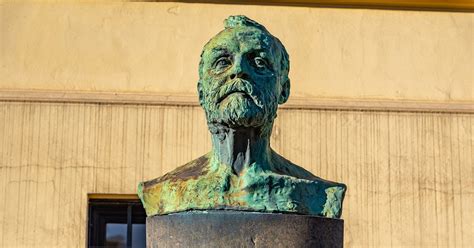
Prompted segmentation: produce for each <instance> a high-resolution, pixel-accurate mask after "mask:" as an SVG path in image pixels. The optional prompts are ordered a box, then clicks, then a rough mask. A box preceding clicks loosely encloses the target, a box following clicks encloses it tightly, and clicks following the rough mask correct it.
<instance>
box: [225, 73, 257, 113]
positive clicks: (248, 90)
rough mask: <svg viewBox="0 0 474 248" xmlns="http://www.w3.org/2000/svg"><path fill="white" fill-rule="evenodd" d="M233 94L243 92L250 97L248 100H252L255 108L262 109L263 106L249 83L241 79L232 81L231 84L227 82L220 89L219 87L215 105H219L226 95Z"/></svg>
mask: <svg viewBox="0 0 474 248" xmlns="http://www.w3.org/2000/svg"><path fill="white" fill-rule="evenodd" d="M235 92H243V93H245V94H247V95H248V96H250V98H252V100H253V101H254V102H255V104H256V105H257V106H259V107H261V108H263V104H262V102H261V101H260V100H259V97H258V95H257V94H256V92H255V90H254V87H253V86H252V84H251V83H250V82H249V81H247V80H244V79H241V78H237V79H234V80H232V81H231V82H228V83H226V84H224V85H223V86H222V87H220V89H219V95H218V98H217V103H220V102H221V101H222V100H224V98H226V97H227V96H228V95H230V94H232V93H235Z"/></svg>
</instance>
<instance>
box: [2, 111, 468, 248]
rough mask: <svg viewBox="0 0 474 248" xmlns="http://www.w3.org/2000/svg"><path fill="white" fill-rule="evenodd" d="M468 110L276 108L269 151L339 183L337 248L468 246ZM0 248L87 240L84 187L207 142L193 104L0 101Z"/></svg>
mask: <svg viewBox="0 0 474 248" xmlns="http://www.w3.org/2000/svg"><path fill="white" fill-rule="evenodd" d="M473 124H474V115H472V114H450V113H444V114H441V113H406V112H405V113H399V112H372V111H325V110H307V109H300V110H295V109H281V110H279V115H278V118H277V121H276V123H275V126H274V130H273V136H272V139H271V143H272V146H273V148H274V149H275V150H276V151H278V152H280V153H281V154H282V155H284V156H285V157H287V158H288V159H290V160H292V161H293V162H295V163H297V164H299V165H301V166H303V167H304V168H306V169H308V170H310V171H311V172H313V173H315V174H316V175H319V176H321V177H323V178H326V179H330V180H335V181H340V182H344V183H346V184H347V186H348V191H347V194H346V198H345V201H344V211H343V215H342V218H343V219H344V221H345V234H344V242H345V245H346V246H345V247H471V246H472V244H473V243H474V212H473V211H472V210H473V209H474V178H473V177H472V175H473V172H474V167H473V165H474V160H473V158H474V156H473V155H474V147H473V141H474V125H473ZM0 137H2V138H1V139H0V199H3V200H2V201H0V247H84V245H85V243H86V227H87V194H88V193H135V192H136V186H137V183H138V182H139V181H141V180H145V179H152V178H156V177H158V176H160V175H163V174H164V173H166V172H168V171H171V170H172V169H174V168H176V167H177V166H179V165H182V164H184V163H186V162H188V161H190V160H192V159H194V158H197V157H199V156H200V155H202V154H204V153H206V152H207V151H209V149H210V139H209V134H208V132H207V130H206V122H205V118H204V114H203V111H202V110H201V109H200V108H199V107H196V106H163V105H161V106H160V105H155V106H150V105H120V104H80V103H73V104H71V103H36V102H0Z"/></svg>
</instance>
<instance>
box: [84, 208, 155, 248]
mask: <svg viewBox="0 0 474 248" xmlns="http://www.w3.org/2000/svg"><path fill="white" fill-rule="evenodd" d="M145 220H146V214H145V210H144V209H143V206H142V204H141V203H140V201H139V200H115V199H114V200H97V199H91V200H89V229H88V244H89V247H117V248H118V247H137V248H141V247H143V248H145V247H146V228H145Z"/></svg>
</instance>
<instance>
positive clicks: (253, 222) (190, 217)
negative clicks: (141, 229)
mask: <svg viewBox="0 0 474 248" xmlns="http://www.w3.org/2000/svg"><path fill="white" fill-rule="evenodd" d="M146 232H147V238H146V239H147V247H272V248H273V247H343V236H344V221H343V220H341V219H330V218H322V217H316V216H308V215H295V214H279V213H256V212H243V211H226V210H213V211H189V212H183V213H176V214H169V215H155V216H151V217H148V218H147V220H146Z"/></svg>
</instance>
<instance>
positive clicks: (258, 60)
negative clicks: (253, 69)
mask: <svg viewBox="0 0 474 248" xmlns="http://www.w3.org/2000/svg"><path fill="white" fill-rule="evenodd" d="M254 62H255V65H256V66H257V67H258V68H262V69H263V68H267V67H268V64H267V61H265V59H263V58H261V57H255V59H254Z"/></svg>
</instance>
